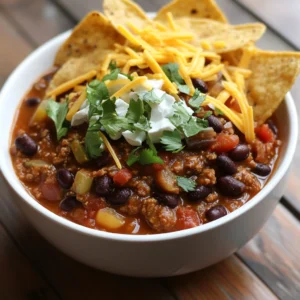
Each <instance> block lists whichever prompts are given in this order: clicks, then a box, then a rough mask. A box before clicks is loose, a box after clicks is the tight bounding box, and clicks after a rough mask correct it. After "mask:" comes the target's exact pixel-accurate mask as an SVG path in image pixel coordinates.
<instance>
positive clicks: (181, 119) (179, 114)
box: [169, 102, 191, 127]
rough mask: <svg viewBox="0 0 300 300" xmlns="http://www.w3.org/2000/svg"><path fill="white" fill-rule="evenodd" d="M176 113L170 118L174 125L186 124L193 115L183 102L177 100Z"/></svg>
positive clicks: (175, 104)
mask: <svg viewBox="0 0 300 300" xmlns="http://www.w3.org/2000/svg"><path fill="white" fill-rule="evenodd" d="M173 108H174V115H173V116H172V117H170V118H169V120H170V121H171V122H172V123H173V125H174V126H176V127H179V126H181V125H183V124H186V123H187V122H188V121H189V119H190V118H191V116H190V115H189V113H188V112H187V110H186V108H185V107H184V106H183V104H182V102H175V103H174V104H173Z"/></svg>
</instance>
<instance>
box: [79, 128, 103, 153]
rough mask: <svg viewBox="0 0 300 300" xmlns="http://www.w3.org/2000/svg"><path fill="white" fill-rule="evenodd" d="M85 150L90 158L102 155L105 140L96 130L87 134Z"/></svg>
mask: <svg viewBox="0 0 300 300" xmlns="http://www.w3.org/2000/svg"><path fill="white" fill-rule="evenodd" d="M84 143H85V150H86V152H87V154H88V156H89V157H90V158H97V157H99V156H100V155H101V153H102V151H103V149H102V148H101V146H102V145H103V141H102V139H101V137H100V135H99V133H98V132H96V131H88V132H87V133H86V135H85V142H84Z"/></svg>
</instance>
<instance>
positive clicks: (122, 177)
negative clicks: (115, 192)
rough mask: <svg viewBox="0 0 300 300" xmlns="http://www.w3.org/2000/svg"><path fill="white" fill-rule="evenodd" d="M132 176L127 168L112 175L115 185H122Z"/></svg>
mask: <svg viewBox="0 0 300 300" xmlns="http://www.w3.org/2000/svg"><path fill="white" fill-rule="evenodd" d="M131 178H132V174H131V172H130V171H129V170H128V169H122V170H120V171H119V172H118V173H116V175H115V176H114V177H113V181H114V183H115V184H116V185H119V186H123V185H125V184H126V183H127V182H128V181H129V180H130V179H131Z"/></svg>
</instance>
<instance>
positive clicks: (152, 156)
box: [126, 147, 164, 166]
mask: <svg viewBox="0 0 300 300" xmlns="http://www.w3.org/2000/svg"><path fill="white" fill-rule="evenodd" d="M138 150H140V147H138V148H136V149H134V150H133V151H131V153H130V154H129V156H128V159H127V161H126V163H127V165H128V166H131V165H133V164H134V163H136V162H139V163H140V164H141V165H149V164H163V163H164V161H163V160H162V159H161V158H160V157H159V156H157V154H156V153H155V152H154V151H153V150H152V149H143V150H141V151H140V153H139V154H137V153H136V152H137V151H138Z"/></svg>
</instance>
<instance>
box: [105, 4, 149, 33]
mask: <svg viewBox="0 0 300 300" xmlns="http://www.w3.org/2000/svg"><path fill="white" fill-rule="evenodd" d="M103 11H104V14H105V15H106V17H107V18H108V19H109V20H110V21H111V22H112V24H113V25H114V26H115V27H117V26H119V25H122V26H124V27H128V23H129V22H130V23H132V24H133V25H135V26H136V27H137V28H139V29H142V28H143V27H145V26H147V24H148V23H149V22H151V19H149V18H148V16H147V15H146V13H145V12H144V11H143V10H142V8H141V7H139V6H138V5H136V4H135V3H133V2H132V1H130V0H104V1H103Z"/></svg>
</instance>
